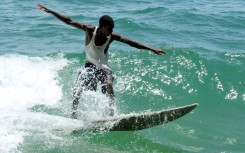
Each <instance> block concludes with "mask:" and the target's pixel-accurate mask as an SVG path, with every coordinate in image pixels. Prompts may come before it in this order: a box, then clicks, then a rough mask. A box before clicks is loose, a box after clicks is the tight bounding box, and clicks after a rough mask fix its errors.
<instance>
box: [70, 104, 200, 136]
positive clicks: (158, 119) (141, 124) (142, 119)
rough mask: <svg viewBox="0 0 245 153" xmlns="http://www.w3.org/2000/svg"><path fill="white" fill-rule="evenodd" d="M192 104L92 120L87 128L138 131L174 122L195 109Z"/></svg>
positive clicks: (77, 130) (82, 129) (194, 105)
mask: <svg viewBox="0 0 245 153" xmlns="http://www.w3.org/2000/svg"><path fill="white" fill-rule="evenodd" d="M197 105H198V104H197V103H194V104H191V105H186V106H182V107H176V108H171V109H163V110H159V111H148V112H144V113H139V114H128V115H123V116H118V117H108V118H106V119H100V120H94V121H91V122H90V123H88V125H90V126H88V127H90V129H93V130H94V131H96V130H100V129H104V130H109V131H138V130H143V129H147V128H152V127H155V126H159V125H162V124H165V123H168V122H171V121H173V120H176V119H178V118H180V117H182V116H184V115H186V114H188V113H189V112H191V111H192V110H193V109H194V108H196V106H197ZM79 131H86V129H84V128H81V129H76V130H74V131H73V132H75V133H76V132H79Z"/></svg>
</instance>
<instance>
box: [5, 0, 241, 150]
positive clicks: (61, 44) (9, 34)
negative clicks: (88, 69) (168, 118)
mask: <svg viewBox="0 0 245 153" xmlns="http://www.w3.org/2000/svg"><path fill="white" fill-rule="evenodd" d="M37 3H40V4H43V5H45V6H47V7H49V8H51V9H53V10H55V11H57V12H59V13H62V14H64V15H67V16H69V17H71V18H73V19H75V20H77V21H80V22H85V23H89V24H93V25H97V22H98V19H99V17H100V16H101V15H103V14H109V15H111V16H112V17H113V18H114V20H115V24H116V26H115V29H114V31H115V32H116V33H120V34H121V35H123V36H125V37H128V38H131V39H134V40H137V41H140V42H143V43H145V44H147V45H149V46H152V47H160V48H162V49H163V50H165V51H166V53H167V54H165V55H163V56H158V55H155V54H153V53H151V52H149V51H144V50H138V49H135V48H131V47H129V46H126V45H124V44H122V43H119V42H114V43H113V44H112V45H111V48H110V65H111V67H112V69H113V70H114V72H115V76H116V79H115V84H114V88H115V94H116V106H117V110H116V113H117V115H118V116H120V115H122V114H128V113H140V112H144V111H149V110H160V109H167V108H172V107H178V106H183V105H188V104H191V103H199V106H198V108H196V109H195V110H194V111H193V112H192V113H190V114H188V115H187V116H184V117H183V118H181V119H178V120H176V121H174V122H171V123H168V124H166V125H162V126H158V127H154V128H151V129H147V130H142V131H138V132H108V131H101V132H96V133H92V132H84V133H80V134H77V135H74V134H70V131H71V130H72V129H75V128H77V127H86V124H85V121H87V120H92V119H99V118H103V117H106V115H107V114H106V112H107V98H106V97H105V96H104V95H102V94H101V93H100V91H98V92H87V93H84V95H83V97H82V102H81V103H80V105H79V112H78V114H79V120H72V119H70V111H71V93H72V87H73V83H74V80H75V78H76V75H77V71H78V70H79V69H80V68H81V67H82V66H83V64H84V62H85V61H84V59H85V54H84V43H85V42H84V37H85V35H84V32H83V31H79V30H77V29H74V28H73V27H70V26H67V25H65V24H63V23H62V22H60V21H58V20H57V19H55V18H54V17H53V16H51V15H50V14H47V13H45V12H43V11H40V10H38V9H36V7H35V5H36V4H37ZM244 5H245V2H244V1H243V0H234V1H227V0H225V1H223V0H222V1H221V0H214V1H208V0H201V1H196V0H190V1H157V0H150V1H146V0H143V1H128V0H126V1H108V0H106V1H98V0H90V1H87V0H86V1H79V0H69V1H68V0H60V1H57V0H54V1H47V0H41V1H36V0H34V1H26V0H24V1H13V0H8V1H7V0H3V1H1V2H0V25H1V30H0V37H1V39H0V46H1V47H0V114H1V115H0V125H1V126H0V152H1V153H7V152H21V153H22V152H23V153H31V152H40V153H42V152H52V153H57V152H60V153H63V152H73V153H78V152H89V153H100V152H111V153H115V152H120V153H121V152H176V153H182V152H201V153H206V152H213V153H240V152H244V150H245V134H244V127H245V119H244V115H245V113H244V107H245V79H244V78H245V43H244V42H245V30H244V29H245V8H244V7H243V6H244Z"/></svg>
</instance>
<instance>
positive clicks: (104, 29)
mask: <svg viewBox="0 0 245 153" xmlns="http://www.w3.org/2000/svg"><path fill="white" fill-rule="evenodd" d="M37 7H38V8H39V9H41V10H43V11H45V12H47V13H51V14H52V15H54V16H55V17H56V18H58V19H59V20H61V21H63V22H64V23H66V24H68V25H70V26H73V27H75V28H78V29H80V30H83V31H85V34H86V38H85V43H86V48H85V53H86V63H85V66H84V69H83V70H82V71H80V72H79V74H78V77H77V81H76V84H75V87H74V91H73V102H72V115H71V117H72V118H74V119H76V118H77V116H76V111H77V107H78V104H79V99H80V94H81V92H82V91H83V90H93V91H96V89H97V83H99V82H100V83H101V88H102V89H101V90H102V93H104V94H106V95H107V96H108V97H109V107H110V115H111V116H113V115H114V109H113V106H114V91H113V80H114V76H113V72H112V70H111V69H110V67H109V65H108V57H109V54H108V48H109V45H110V44H111V43H112V42H113V41H114V40H115V41H119V42H123V43H125V44H128V45H130V46H132V47H135V48H138V49H145V50H150V51H152V52H154V53H155V54H158V55H162V54H165V52H164V51H163V50H162V49H159V48H152V47H148V46H146V45H144V44H142V43H139V42H136V41H133V40H130V39H128V38H126V37H123V36H121V35H119V34H116V33H114V32H113V28H114V21H113V19H112V18H111V17H110V16H108V15H104V16H102V17H101V18H100V20H99V26H98V27H96V26H92V25H89V24H85V23H79V22H77V21H75V20H72V19H70V18H69V17H66V16H63V15H61V14H59V13H56V12H54V11H53V10H50V9H48V8H46V7H44V6H42V5H40V4H37ZM84 71H85V72H86V75H85V74H84V73H83V72H84Z"/></svg>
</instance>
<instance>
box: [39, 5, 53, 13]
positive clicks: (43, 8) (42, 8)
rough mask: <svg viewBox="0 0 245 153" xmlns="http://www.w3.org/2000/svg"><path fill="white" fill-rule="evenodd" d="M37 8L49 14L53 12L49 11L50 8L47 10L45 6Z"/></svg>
mask: <svg viewBox="0 0 245 153" xmlns="http://www.w3.org/2000/svg"><path fill="white" fill-rule="evenodd" d="M37 8H39V9H40V10H43V11H45V12H47V13H50V12H51V10H49V9H48V8H46V7H44V6H42V5H40V4H37Z"/></svg>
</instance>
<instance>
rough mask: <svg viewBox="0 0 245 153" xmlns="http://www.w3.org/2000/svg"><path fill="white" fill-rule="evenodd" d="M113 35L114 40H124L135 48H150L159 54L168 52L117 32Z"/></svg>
mask: <svg viewBox="0 0 245 153" xmlns="http://www.w3.org/2000/svg"><path fill="white" fill-rule="evenodd" d="M112 37H113V40H117V41H120V42H123V43H125V44H128V45H130V46H132V47H135V48H138V49H146V50H150V51H152V52H154V53H155V54H158V55H162V54H166V53H165V52H164V51H163V50H162V49H160V48H152V47H149V46H146V45H144V44H142V43H139V42H136V41H133V40H130V39H128V38H125V37H122V36H120V35H118V34H115V33H113V34H112Z"/></svg>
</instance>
